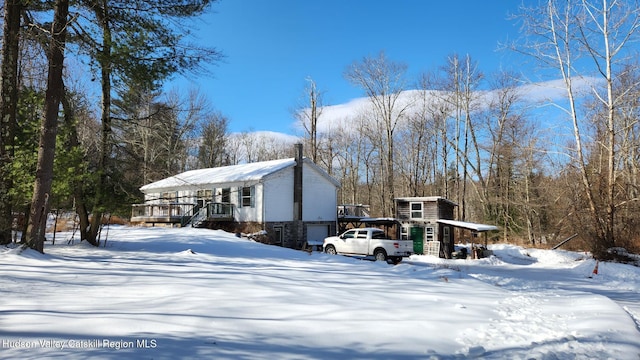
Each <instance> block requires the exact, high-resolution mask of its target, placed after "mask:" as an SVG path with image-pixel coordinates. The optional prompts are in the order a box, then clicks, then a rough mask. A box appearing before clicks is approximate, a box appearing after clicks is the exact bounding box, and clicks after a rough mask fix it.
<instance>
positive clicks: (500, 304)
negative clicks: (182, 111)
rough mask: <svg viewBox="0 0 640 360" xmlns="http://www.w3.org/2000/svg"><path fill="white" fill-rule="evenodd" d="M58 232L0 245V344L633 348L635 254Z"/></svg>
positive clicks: (180, 350)
mask: <svg viewBox="0 0 640 360" xmlns="http://www.w3.org/2000/svg"><path fill="white" fill-rule="evenodd" d="M104 234H105V231H103V236H104ZM69 238H70V234H65V233H58V234H57V235H56V245H51V244H50V243H48V244H47V245H46V246H45V251H46V252H47V253H46V254H44V255H42V254H39V253H37V252H34V251H31V250H25V251H20V249H18V248H10V247H9V248H8V247H0V358H2V359H44V358H61V359H87V358H96V359H97V358H99V359H127V358H135V359H177V358H189V359H195V358H208V359H214V358H215V359H340V358H345V359H463V358H483V359H504V358H508V359H636V360H637V359H639V358H640V268H637V267H634V266H630V265H621V264H613V263H600V264H599V268H598V274H597V275H593V276H592V272H593V269H594V266H595V262H594V261H593V260H592V259H590V258H589V257H588V255H586V254H580V253H574V252H567V251H550V250H536V249H522V248H519V247H515V246H509V245H496V246H493V247H492V250H493V251H494V252H495V255H496V256H493V257H490V258H485V259H481V260H443V259H437V258H433V257H427V256H413V257H412V258H410V259H407V260H405V261H404V262H403V263H401V264H399V265H397V266H392V265H388V264H383V263H379V262H378V263H376V262H371V261H362V260H357V259H352V258H347V257H342V256H330V255H326V254H321V253H313V254H307V253H305V252H301V251H294V250H289V249H284V248H279V247H275V246H267V245H262V244H259V243H255V242H251V241H249V240H246V239H239V238H236V237H235V236H233V235H232V234H228V233H224V232H220V231H210V230H202V229H192V228H182V229H163V228H131V227H111V228H110V229H109V231H108V242H107V244H106V247H101V248H93V247H91V246H88V245H86V244H81V243H79V242H78V241H75V242H74V243H72V244H68V243H67V240H68V239H69ZM590 276H592V277H591V278H590Z"/></svg>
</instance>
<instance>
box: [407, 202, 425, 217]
mask: <svg viewBox="0 0 640 360" xmlns="http://www.w3.org/2000/svg"><path fill="white" fill-rule="evenodd" d="M409 206H410V207H411V218H412V219H422V203H421V202H412V203H410V204H409Z"/></svg>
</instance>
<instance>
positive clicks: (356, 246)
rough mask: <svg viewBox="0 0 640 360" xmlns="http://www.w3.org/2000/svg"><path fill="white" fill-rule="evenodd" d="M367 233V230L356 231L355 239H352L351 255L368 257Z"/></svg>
mask: <svg viewBox="0 0 640 360" xmlns="http://www.w3.org/2000/svg"><path fill="white" fill-rule="evenodd" d="M368 235H369V232H368V231H367V230H358V233H357V234H356V236H355V238H354V239H352V243H353V253H354V254H361V255H369V253H368V251H369V236H368Z"/></svg>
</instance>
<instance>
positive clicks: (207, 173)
mask: <svg viewBox="0 0 640 360" xmlns="http://www.w3.org/2000/svg"><path fill="white" fill-rule="evenodd" d="M303 161H304V163H305V164H306V165H308V166H310V167H312V168H314V169H315V170H316V171H318V172H320V173H321V174H322V175H323V176H324V177H326V178H328V179H329V180H330V181H331V182H332V183H333V184H334V185H336V186H340V183H339V182H338V181H337V180H335V179H334V178H333V177H331V176H329V174H327V173H326V172H325V171H324V170H322V168H320V167H319V166H317V165H316V164H314V163H313V162H311V161H310V160H308V159H307V158H305V159H304V160H303ZM295 164H296V159H295V158H289V159H279V160H270V161H261V162H254V163H249V164H240V165H231V166H222V167H217V168H208V169H198V170H190V171H186V172H183V173H181V174H178V175H174V176H171V177H168V178H166V179H162V180H158V181H156V182H153V183H151V184H147V185H144V186H143V187H141V188H140V190H141V191H143V192H144V191H149V190H157V189H170V188H176V187H181V186H199V185H213V184H225V183H233V182H242V181H259V180H262V179H264V178H265V177H266V176H268V175H271V174H273V173H276V172H278V171H280V170H282V169H286V168H288V167H293V166H295Z"/></svg>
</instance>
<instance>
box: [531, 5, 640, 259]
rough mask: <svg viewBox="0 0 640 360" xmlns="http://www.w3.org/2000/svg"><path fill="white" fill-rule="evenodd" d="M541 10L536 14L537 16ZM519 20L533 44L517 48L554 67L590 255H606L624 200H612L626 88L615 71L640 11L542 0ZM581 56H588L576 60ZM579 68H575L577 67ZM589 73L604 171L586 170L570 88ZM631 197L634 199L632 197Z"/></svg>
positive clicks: (634, 33)
mask: <svg viewBox="0 0 640 360" xmlns="http://www.w3.org/2000/svg"><path fill="white" fill-rule="evenodd" d="M540 10H543V11H542V16H541V15H539V14H540ZM522 19H523V20H524V25H525V29H527V30H528V31H529V32H530V35H532V37H534V39H535V42H534V43H533V44H529V45H530V46H529V47H525V48H524V49H522V48H521V49H520V51H523V52H526V53H527V54H529V55H532V56H534V57H535V59H536V60H538V61H539V62H540V63H542V64H544V65H548V66H551V67H553V68H555V69H557V70H558V73H559V75H560V76H561V78H562V80H563V82H564V85H565V89H566V93H567V98H568V107H567V108H564V109H565V112H566V114H567V115H568V117H569V119H570V120H571V124H572V128H573V138H574V153H573V155H574V159H575V162H576V166H577V168H578V169H579V172H580V183H581V185H582V194H583V195H584V197H585V199H586V200H585V202H586V204H585V205H586V208H587V209H588V213H589V217H590V218H591V221H590V225H589V226H587V227H586V229H591V230H590V233H591V236H592V237H593V239H594V241H593V242H592V243H591V247H592V251H593V253H594V255H595V256H598V257H602V256H605V255H606V249H607V248H609V247H612V246H615V244H616V211H617V209H618V207H619V206H621V205H622V204H628V200H629V199H626V200H623V201H620V200H617V199H616V193H617V192H618V190H619V187H618V185H617V180H618V176H619V174H618V168H619V166H618V165H619V164H618V163H619V157H618V153H617V151H618V149H619V146H618V143H617V141H618V140H617V135H618V134H619V133H620V132H621V131H622V130H623V129H622V128H621V122H619V121H617V117H618V113H617V112H616V107H617V106H618V105H619V104H620V101H621V97H620V96H621V95H622V94H625V93H626V92H628V91H629V90H630V89H616V85H617V84H621V83H620V82H618V83H616V77H617V76H618V75H619V73H618V72H617V71H619V69H620V65H621V64H622V63H624V62H625V59H626V56H627V55H628V54H629V50H630V48H631V47H632V44H633V43H634V42H635V40H637V39H638V28H639V26H640V14H639V13H638V12H637V9H636V8H635V6H634V5H633V4H632V3H629V2H622V1H616V0H612V1H610V0H582V1H566V2H565V1H562V2H560V1H556V0H548V1H547V4H546V7H545V8H544V9H538V8H528V9H527V8H525V9H523V14H522ZM582 56H586V57H587V58H589V59H590V60H591V62H587V61H586V60H583V61H580V62H578V59H580V58H581V57H582ZM578 65H579V66H580V70H578V69H577V66H578ZM591 74H595V75H596V76H598V77H599V78H600V80H601V81H600V82H599V83H598V84H603V86H599V87H594V88H593V93H594V95H595V97H596V99H597V100H598V101H599V103H600V105H601V106H602V108H603V109H604V113H605V114H606V115H605V116H603V117H601V119H602V120H598V123H597V124H595V128H596V129H598V128H599V129H603V131H604V132H603V136H602V137H600V139H601V140H600V146H601V147H600V149H601V150H602V151H603V153H605V154H606V164H603V169H604V171H603V172H601V173H594V172H592V171H591V170H590V168H591V166H592V165H595V164H590V163H589V159H593V158H592V157H591V158H590V157H589V154H588V147H587V146H586V145H585V144H584V142H585V141H584V139H585V137H586V136H588V135H590V134H587V135H585V134H584V127H585V126H586V121H585V119H584V118H582V117H581V115H580V112H579V109H578V106H579V105H578V103H579V98H578V94H576V90H575V81H576V79H577V77H579V76H581V75H591ZM598 183H601V184H602V185H603V186H601V188H602V189H604V191H605V192H604V196H599V193H598V191H597V189H596V186H595V185H596V184H598ZM634 201H635V200H634Z"/></svg>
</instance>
